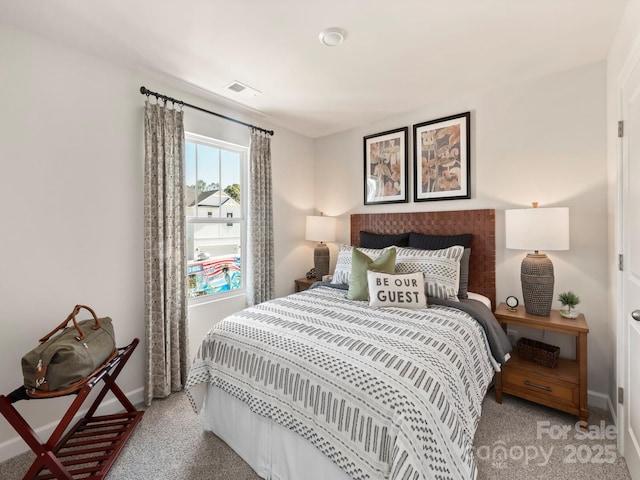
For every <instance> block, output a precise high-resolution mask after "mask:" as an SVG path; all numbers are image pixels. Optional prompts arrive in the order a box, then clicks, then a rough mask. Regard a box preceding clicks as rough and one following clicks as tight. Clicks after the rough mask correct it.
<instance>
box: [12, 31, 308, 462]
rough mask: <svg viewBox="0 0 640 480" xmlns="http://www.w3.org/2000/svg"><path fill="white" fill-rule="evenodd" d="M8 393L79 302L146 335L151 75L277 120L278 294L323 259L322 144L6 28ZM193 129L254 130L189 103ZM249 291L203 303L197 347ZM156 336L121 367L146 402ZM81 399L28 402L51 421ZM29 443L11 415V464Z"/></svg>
mask: <svg viewBox="0 0 640 480" xmlns="http://www.w3.org/2000/svg"><path fill="white" fill-rule="evenodd" d="M0 65H1V66H2V67H1V68H0V91H2V92H3V100H2V113H3V115H1V116H0V213H1V215H0V218H1V219H2V220H1V221H2V225H3V228H2V235H1V236H0V264H1V265H2V275H0V318H2V323H1V324H0V362H1V363H2V365H3V368H2V369H0V393H3V394H4V393H8V392H10V391H11V390H13V389H14V388H15V387H17V386H19V385H20V384H21V383H22V376H21V369H20V359H21V357H22V355H23V354H24V353H25V352H27V351H28V350H29V349H31V348H33V347H34V346H35V345H36V342H37V339H38V338H40V337H41V336H42V335H44V334H45V333H47V332H48V331H49V330H51V328H53V327H54V326H55V325H56V324H58V323H59V322H61V321H62V320H63V319H64V318H65V317H66V315H67V314H68V313H69V312H70V311H71V309H72V308H73V306H74V305H75V304H76V303H86V304H88V305H90V306H92V307H94V308H95V310H96V311H97V313H98V314H99V315H101V316H111V317H112V318H113V320H114V325H115V329H116V335H117V340H118V344H125V343H127V342H129V341H130V340H131V339H132V338H133V337H140V338H142V337H143V335H144V322H143V311H144V303H143V298H142V293H143V289H142V287H143V263H142V259H143V161H142V159H143V143H142V112H143V104H144V97H142V96H141V95H140V93H139V91H138V89H139V87H140V85H145V86H146V87H148V88H149V89H151V90H155V91H159V92H162V93H166V94H168V95H170V96H174V97H176V98H180V99H183V100H185V101H187V102H189V103H194V104H196V105H200V106H203V107H204V108H208V109H211V110H214V111H218V112H220V113H223V114H227V115H231V116H235V117H238V118H240V119H242V120H245V121H247V122H249V123H255V124H257V125H260V126H263V127H265V128H270V129H274V130H275V132H276V133H275V136H274V137H273V140H272V161H273V173H274V183H273V188H274V217H275V223H276V231H275V255H276V294H277V295H284V294H287V293H291V292H293V280H294V279H295V278H297V277H300V276H302V274H303V273H304V272H305V271H306V270H307V269H308V268H309V265H308V264H309V259H310V258H311V245H306V244H305V242H304V241H303V237H304V216H305V215H307V214H309V213H312V212H313V205H314V198H313V195H312V194H310V193H309V192H313V180H312V169H313V142H312V141H311V140H309V139H307V138H305V137H302V136H300V135H297V134H294V133H292V132H290V131H287V130H284V129H281V128H277V127H274V126H273V125H271V124H269V122H268V121H266V120H265V119H261V118H251V117H248V116H247V115H243V113H242V112H233V111H230V110H229V109H228V108H225V107H223V106H220V105H215V104H214V103H212V102H210V101H207V100H205V99H202V98H197V97H196V96H194V95H192V94H189V93H187V92H185V91H181V90H180V89H178V88H175V87H173V86H170V85H167V84H163V83H162V82H159V81H158V80H157V79H156V78H155V77H151V76H149V75H146V74H142V73H139V72H135V71H132V70H129V69H126V68H124V67H120V66H116V65H113V64H110V63H108V62H105V61H102V60H100V59H98V58H95V57H91V56H87V55H85V54H83V53H81V52H80V51H78V50H75V49H72V48H67V47H64V46H60V45H57V44H53V43H51V42H49V41H46V40H43V39H41V38H39V37H36V36H33V35H31V34H27V33H24V32H21V31H17V30H14V29H12V28H9V27H6V26H4V25H1V24H0ZM185 112H186V113H185V117H186V120H185V122H186V128H187V129H188V130H190V131H194V132H195V133H200V134H204V135H214V136H217V137H218V138H223V139H225V140H228V141H233V142H236V143H240V142H243V141H244V142H245V143H246V142H247V138H248V133H247V129H246V128H244V127H240V126H237V125H235V124H233V123H230V122H225V121H222V120H218V119H216V118H215V117H212V116H210V115H206V114H202V113H198V112H196V111H194V110H191V109H186V110H185ZM242 307H244V298H243V297H237V298H236V299H235V301H234V300H229V301H225V302H214V303H210V304H207V305H206V306H204V305H203V306H199V307H198V308H197V311H194V312H191V317H192V318H191V320H192V325H191V334H192V338H195V340H194V341H195V342H196V343H195V345H194V346H192V351H194V349H196V348H197V341H198V340H199V339H200V338H201V336H202V334H203V333H204V332H205V331H206V329H208V328H209V326H211V325H212V324H213V322H215V321H216V320H219V319H220V318H222V317H223V316H224V315H226V314H227V313H231V312H233V311H236V310H238V309H240V308H242ZM143 351H144V345H143V344H141V345H140V347H139V349H138V351H137V352H136V353H135V354H134V356H133V357H132V359H131V361H130V363H129V365H128V366H127V368H126V369H125V370H124V371H123V372H122V374H121V376H120V381H119V383H120V385H121V387H122V389H123V390H124V391H125V392H127V393H129V394H130V395H131V397H132V398H133V400H134V401H135V400H139V399H141V398H142V396H141V389H142V386H143V371H144V360H143V358H144V356H143ZM68 404H69V400H68V399H55V400H46V401H31V402H19V403H18V404H16V406H17V407H18V409H19V411H21V412H22V413H23V414H25V416H26V417H27V419H28V420H29V421H30V422H31V424H32V425H33V426H34V427H36V428H38V427H42V426H44V425H47V424H49V423H50V422H54V421H57V419H58V418H59V417H60V416H61V415H62V413H63V412H64V411H65V410H66V408H67V406H68ZM23 450H26V447H25V445H24V444H23V442H22V441H21V440H19V439H18V438H17V437H16V435H15V432H14V431H13V430H12V429H11V428H10V426H9V425H8V423H7V422H6V421H5V420H4V419H1V420H0V461H1V460H3V459H5V458H7V457H8V456H11V455H13V454H16V453H18V452H20V451H23Z"/></svg>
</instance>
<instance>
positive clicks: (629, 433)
mask: <svg viewBox="0 0 640 480" xmlns="http://www.w3.org/2000/svg"><path fill="white" fill-rule="evenodd" d="M622 118H623V121H624V135H623V137H622V141H621V146H622V177H621V185H622V198H621V201H622V248H623V253H624V259H625V261H624V269H623V272H622V320H621V329H619V330H618V331H619V334H621V338H620V340H621V341H619V342H618V345H619V346H620V347H621V348H622V360H623V361H622V363H623V364H622V365H621V366H620V367H621V371H622V381H623V385H622V386H623V387H624V404H623V405H622V408H623V412H622V413H623V414H622V415H621V416H620V417H621V418H620V420H621V421H620V422H618V429H619V432H618V433H619V435H621V437H622V438H621V440H622V445H623V449H624V452H623V455H624V456H625V459H626V461H627V464H628V466H629V471H630V472H631V477H632V478H634V479H640V63H637V64H636V66H635V68H634V69H633V70H632V73H631V75H630V76H629V77H628V80H627V81H626V82H625V84H624V86H623V88H622Z"/></svg>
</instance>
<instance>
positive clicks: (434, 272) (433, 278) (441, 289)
mask: <svg viewBox="0 0 640 480" xmlns="http://www.w3.org/2000/svg"><path fill="white" fill-rule="evenodd" d="M396 253H397V255H396V273H414V272H421V273H422V274H423V275H424V283H425V291H426V294H427V297H434V298H442V299H446V300H458V288H459V284H460V260H461V259H462V255H463V254H464V247H462V246H461V245H456V246H453V247H449V248H443V249H442V250H419V249H415V248H401V247H399V248H397V249H396Z"/></svg>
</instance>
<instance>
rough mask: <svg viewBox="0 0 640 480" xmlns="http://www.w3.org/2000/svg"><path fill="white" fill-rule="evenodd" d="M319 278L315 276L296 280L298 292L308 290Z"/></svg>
mask: <svg viewBox="0 0 640 480" xmlns="http://www.w3.org/2000/svg"><path fill="white" fill-rule="evenodd" d="M317 281H318V280H316V279H315V278H299V279H297V280H296V293H298V292H302V291H303V290H306V289H307V288H309V287H310V286H311V285H313V284H314V283H316V282H317Z"/></svg>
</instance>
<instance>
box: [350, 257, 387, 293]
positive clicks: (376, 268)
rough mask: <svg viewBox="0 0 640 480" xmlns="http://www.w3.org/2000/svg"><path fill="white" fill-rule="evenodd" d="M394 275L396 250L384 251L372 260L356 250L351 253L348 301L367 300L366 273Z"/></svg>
mask: <svg viewBox="0 0 640 480" xmlns="http://www.w3.org/2000/svg"><path fill="white" fill-rule="evenodd" d="M369 270H371V271H372V272H382V273H394V272H395V271H396V249H395V248H390V249H388V250H385V251H384V252H383V253H382V254H380V256H379V257H378V258H376V259H375V260H372V259H371V258H369V256H367V255H366V254H364V253H362V252H361V251H360V250H358V249H357V248H355V247H354V248H353V252H351V278H350V279H349V291H348V292H347V298H348V299H349V300H368V299H369V286H368V283H367V272H369Z"/></svg>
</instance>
